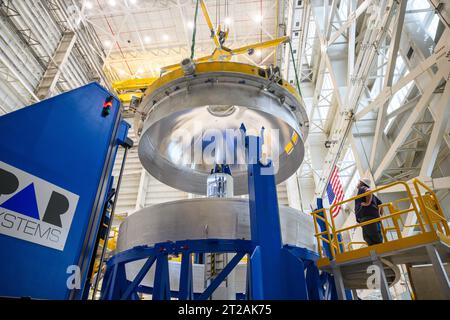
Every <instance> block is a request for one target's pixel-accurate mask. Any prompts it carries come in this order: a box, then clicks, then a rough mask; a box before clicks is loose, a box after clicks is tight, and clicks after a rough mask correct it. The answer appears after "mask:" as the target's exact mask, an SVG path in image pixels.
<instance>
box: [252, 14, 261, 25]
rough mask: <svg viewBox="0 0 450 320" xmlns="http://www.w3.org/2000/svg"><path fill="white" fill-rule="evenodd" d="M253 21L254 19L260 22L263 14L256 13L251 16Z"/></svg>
mask: <svg viewBox="0 0 450 320" xmlns="http://www.w3.org/2000/svg"><path fill="white" fill-rule="evenodd" d="M253 21H255V22H256V23H260V22H261V21H263V16H262V15H260V14H258V15H255V16H253Z"/></svg>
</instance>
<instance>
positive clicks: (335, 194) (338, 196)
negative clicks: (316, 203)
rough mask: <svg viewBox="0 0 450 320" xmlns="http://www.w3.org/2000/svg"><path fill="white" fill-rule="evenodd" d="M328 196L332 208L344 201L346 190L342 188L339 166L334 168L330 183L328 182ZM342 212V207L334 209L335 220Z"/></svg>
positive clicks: (332, 212)
mask: <svg viewBox="0 0 450 320" xmlns="http://www.w3.org/2000/svg"><path fill="white" fill-rule="evenodd" d="M327 194H328V201H329V203H330V206H331V205H332V204H334V203H338V202H341V201H342V200H343V199H344V189H343V188H342V183H341V178H340V177H339V169H338V167H337V166H334V168H333V171H332V172H331V177H330V182H328V186H327ZM340 211H341V206H337V207H334V208H333V210H332V211H331V215H332V216H333V218H336V217H337V215H338V214H339V212H340Z"/></svg>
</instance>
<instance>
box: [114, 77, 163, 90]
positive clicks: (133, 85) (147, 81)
mask: <svg viewBox="0 0 450 320" xmlns="http://www.w3.org/2000/svg"><path fill="white" fill-rule="evenodd" d="M157 79H158V78H142V79H129V80H124V81H117V82H114V83H113V84H112V87H113V88H114V90H116V91H125V90H138V89H143V88H147V87H149V86H150V85H151V84H152V83H153V82H155V80H157Z"/></svg>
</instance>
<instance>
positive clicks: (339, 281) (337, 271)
mask: <svg viewBox="0 0 450 320" xmlns="http://www.w3.org/2000/svg"><path fill="white" fill-rule="evenodd" d="M331 268H332V270H333V278H334V284H335V286H336V292H337V295H338V299H339V300H346V299H347V295H346V294H345V287H344V278H343V277H342V272H341V268H340V267H338V266H336V263H335V262H334V261H332V262H331Z"/></svg>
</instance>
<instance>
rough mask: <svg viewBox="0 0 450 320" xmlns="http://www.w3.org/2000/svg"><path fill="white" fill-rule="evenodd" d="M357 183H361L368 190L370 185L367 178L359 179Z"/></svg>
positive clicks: (370, 182)
mask: <svg viewBox="0 0 450 320" xmlns="http://www.w3.org/2000/svg"><path fill="white" fill-rule="evenodd" d="M359 181H361V182H362V183H364V184H365V185H366V186H368V187H369V188H370V185H371V184H372V181H370V179H368V178H361V179H359Z"/></svg>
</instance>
